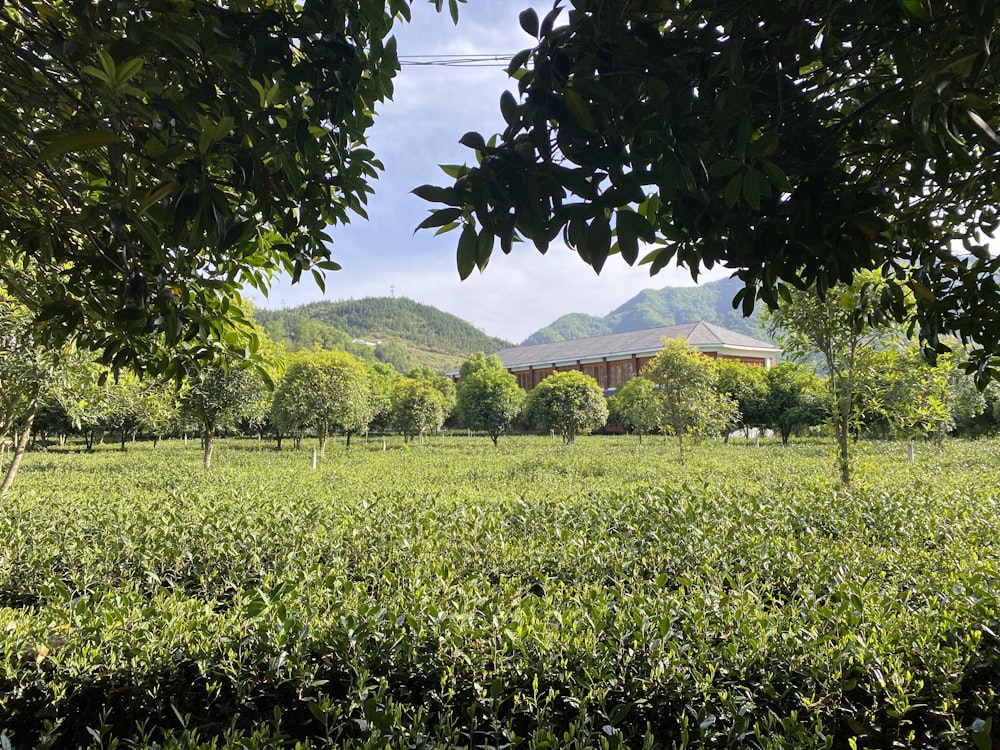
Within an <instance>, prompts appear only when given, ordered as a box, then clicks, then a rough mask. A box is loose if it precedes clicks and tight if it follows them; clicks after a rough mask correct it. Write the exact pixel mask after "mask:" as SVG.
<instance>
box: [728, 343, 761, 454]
mask: <svg viewBox="0 0 1000 750" xmlns="http://www.w3.org/2000/svg"><path fill="white" fill-rule="evenodd" d="M717 370H718V375H719V382H718V386H717V387H718V390H719V393H721V394H724V395H726V396H728V397H729V398H730V399H732V400H733V401H735V402H736V406H737V407H738V408H739V421H738V422H736V423H734V424H733V425H732V427H733V428H736V427H739V426H742V427H743V428H744V429H745V430H747V435H748V436H749V429H750V428H751V427H765V426H767V412H766V409H767V398H768V393H767V370H765V369H764V368H763V367H755V366H754V365H746V364H743V363H742V362H740V361H739V360H738V359H720V360H718V368H717ZM729 435H730V432H729V431H727V432H726V441H727V442H728V440H729Z"/></svg>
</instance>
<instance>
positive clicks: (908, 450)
mask: <svg viewBox="0 0 1000 750" xmlns="http://www.w3.org/2000/svg"><path fill="white" fill-rule="evenodd" d="M906 460H907V461H909V462H910V463H911V464H912V463H913V439H912V438H910V439H909V440H907V441H906Z"/></svg>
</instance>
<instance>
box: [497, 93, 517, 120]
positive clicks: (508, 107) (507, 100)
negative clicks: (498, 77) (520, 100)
mask: <svg viewBox="0 0 1000 750" xmlns="http://www.w3.org/2000/svg"><path fill="white" fill-rule="evenodd" d="M500 113H501V114H502V115H503V119H504V121H505V122H506V123H507V124H508V125H511V126H513V125H516V124H517V122H518V120H519V119H520V113H519V112H518V107H517V100H516V99H515V98H514V95H513V94H512V93H511V92H510V91H504V92H503V93H502V94H501V95H500Z"/></svg>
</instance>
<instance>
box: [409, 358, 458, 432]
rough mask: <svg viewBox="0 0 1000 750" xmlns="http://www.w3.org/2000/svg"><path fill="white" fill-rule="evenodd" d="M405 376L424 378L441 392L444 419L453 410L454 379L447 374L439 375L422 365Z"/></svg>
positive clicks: (454, 399) (454, 401)
mask: <svg viewBox="0 0 1000 750" xmlns="http://www.w3.org/2000/svg"><path fill="white" fill-rule="evenodd" d="M406 377H408V378H413V379H415V380H424V381H426V382H428V383H430V384H431V385H432V386H434V389H435V390H437V392H438V393H440V394H441V406H442V408H443V409H444V418H445V419H447V418H448V417H449V416H451V414H452V412H454V411H455V404H456V402H457V398H458V395H457V393H456V389H455V381H454V380H452V379H451V378H449V377H448V376H447V375H441V374H439V373H437V372H435V371H434V370H432V369H431V368H429V367H427V366H426V365H422V366H420V367H415V368H413V369H412V370H410V371H409V372H407V373H406Z"/></svg>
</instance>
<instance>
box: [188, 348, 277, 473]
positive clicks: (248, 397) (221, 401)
mask: <svg viewBox="0 0 1000 750" xmlns="http://www.w3.org/2000/svg"><path fill="white" fill-rule="evenodd" d="M264 387H265V386H264V383H263V382H262V381H261V379H260V377H259V376H258V374H257V373H256V372H255V371H251V370H248V369H245V368H242V367H236V366H234V365H232V364H231V363H227V364H226V366H223V365H222V364H218V365H214V366H212V367H207V368H204V369H202V370H201V371H200V372H198V373H197V374H196V375H194V376H193V377H192V378H190V379H189V380H188V381H187V387H186V388H185V389H184V391H183V392H182V394H181V413H182V415H183V416H184V418H186V419H190V420H192V421H193V422H194V423H195V424H197V425H198V426H199V428H200V429H201V440H202V448H203V449H204V454H203V457H202V462H203V464H204V467H205V469H210V468H211V467H212V454H213V451H214V449H215V435H216V432H217V430H219V429H220V428H222V427H225V426H226V425H229V424H232V423H234V422H235V421H236V420H238V419H239V418H240V417H242V416H243V415H244V414H246V412H247V409H248V408H252V407H253V405H254V404H256V402H257V401H258V400H259V394H260V391H261V390H263V389H264Z"/></svg>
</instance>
